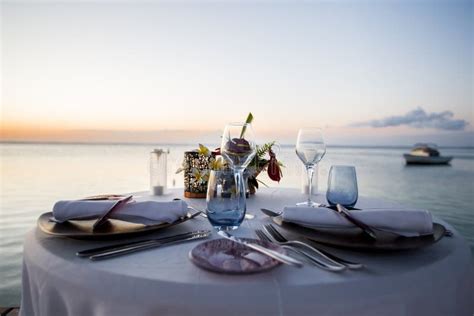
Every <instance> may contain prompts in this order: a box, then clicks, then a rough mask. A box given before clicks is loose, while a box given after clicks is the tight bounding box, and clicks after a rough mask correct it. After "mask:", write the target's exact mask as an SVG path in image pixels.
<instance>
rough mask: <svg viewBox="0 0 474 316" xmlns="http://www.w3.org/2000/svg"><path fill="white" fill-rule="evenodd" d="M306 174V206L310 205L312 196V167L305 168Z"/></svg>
mask: <svg viewBox="0 0 474 316" xmlns="http://www.w3.org/2000/svg"><path fill="white" fill-rule="evenodd" d="M306 172H307V174H308V205H311V204H312V203H313V201H311V195H312V194H313V175H314V166H313V165H309V166H306Z"/></svg>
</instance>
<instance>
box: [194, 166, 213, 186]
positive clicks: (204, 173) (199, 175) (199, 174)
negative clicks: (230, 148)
mask: <svg viewBox="0 0 474 316" xmlns="http://www.w3.org/2000/svg"><path fill="white" fill-rule="evenodd" d="M191 171H192V173H193V177H194V181H196V182H198V183H204V182H206V181H208V180H209V170H199V169H197V168H193V169H192V170H191Z"/></svg>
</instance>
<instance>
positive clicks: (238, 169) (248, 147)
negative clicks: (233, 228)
mask: <svg viewBox="0 0 474 316" xmlns="http://www.w3.org/2000/svg"><path fill="white" fill-rule="evenodd" d="M255 153H256V145H255V136H254V134H253V130H252V125H251V124H250V123H230V124H227V125H226V127H225V129H224V133H223V135H222V143H221V155H222V156H223V157H224V159H225V160H226V161H227V163H228V164H229V166H230V167H231V168H232V170H233V171H234V177H235V186H236V195H237V197H238V201H239V203H238V208H239V211H240V212H243V214H244V216H245V212H246V202H245V183H244V170H245V168H246V167H247V166H248V165H249V163H250V162H251V161H252V159H253V157H254V156H255Z"/></svg>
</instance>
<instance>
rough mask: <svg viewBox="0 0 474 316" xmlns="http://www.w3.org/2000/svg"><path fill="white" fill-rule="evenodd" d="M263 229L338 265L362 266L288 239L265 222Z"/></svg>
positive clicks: (276, 237) (354, 267) (352, 267)
mask: <svg viewBox="0 0 474 316" xmlns="http://www.w3.org/2000/svg"><path fill="white" fill-rule="evenodd" d="M264 229H265V231H266V232H267V233H268V234H269V235H270V236H271V237H272V238H273V239H274V240H275V241H276V242H278V243H287V244H293V245H295V246H297V247H298V246H299V247H303V248H305V249H306V250H307V251H310V252H313V253H315V254H316V255H318V256H322V257H323V258H325V259H327V260H329V261H330V262H336V263H337V264H338V265H341V264H342V265H344V266H346V267H348V268H349V269H353V270H356V269H361V268H363V267H364V265H363V264H361V263H358V262H351V261H348V260H345V259H342V258H340V257H338V256H336V255H334V254H332V253H329V252H327V251H324V250H323V249H320V248H316V247H313V246H311V245H310V244H307V243H304V242H302V241H298V240H288V239H287V238H285V236H283V235H282V234H281V233H280V232H279V231H278V230H277V229H276V228H275V227H273V225H271V224H267V225H265V226H264Z"/></svg>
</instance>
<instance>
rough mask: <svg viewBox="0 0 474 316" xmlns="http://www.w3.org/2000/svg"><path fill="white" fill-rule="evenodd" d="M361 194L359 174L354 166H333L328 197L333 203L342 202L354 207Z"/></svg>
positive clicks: (346, 205) (329, 201)
mask: <svg viewBox="0 0 474 316" xmlns="http://www.w3.org/2000/svg"><path fill="white" fill-rule="evenodd" d="M358 196H359V193H358V189H357V175H356V169H355V167H354V166H331V169H330V170H329V179H328V190H327V192H326V199H327V200H328V203H329V204H331V205H335V204H341V205H343V206H345V207H352V206H354V205H355V204H356V203H357V198H358Z"/></svg>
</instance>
